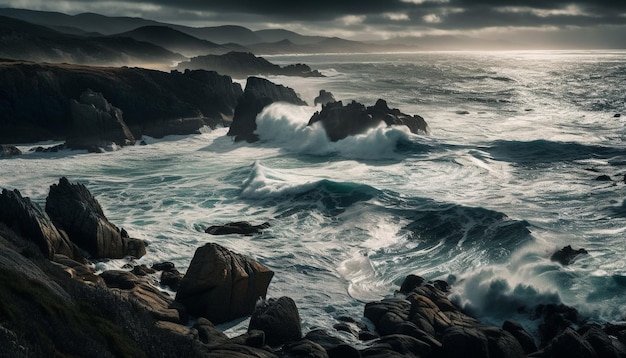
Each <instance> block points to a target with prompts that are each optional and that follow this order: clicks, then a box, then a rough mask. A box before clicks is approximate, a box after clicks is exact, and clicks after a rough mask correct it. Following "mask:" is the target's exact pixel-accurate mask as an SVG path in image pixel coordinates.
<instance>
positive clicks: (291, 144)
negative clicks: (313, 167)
mask: <svg viewBox="0 0 626 358" xmlns="http://www.w3.org/2000/svg"><path fill="white" fill-rule="evenodd" d="M316 110H318V108H314V107H306V106H294V105H290V104H285V103H274V104H272V105H270V106H268V107H266V108H265V109H263V111H262V112H261V113H259V115H258V116H257V121H256V122H257V130H256V133H257V134H258V135H259V137H260V138H261V140H262V141H267V142H268V143H269V144H270V145H276V146H279V147H281V148H283V149H286V150H288V151H291V152H296V153H301V154H312V155H328V154H334V153H337V154H339V155H341V156H342V157H348V158H355V159H369V160H373V159H383V158H390V157H397V155H396V153H395V150H396V147H397V145H398V143H400V142H402V141H404V142H409V141H410V140H411V139H410V137H411V133H410V131H409V129H408V128H406V127H405V126H394V127H389V128H388V127H386V126H384V125H381V126H379V127H377V128H372V129H371V130H369V131H368V132H366V133H364V134H359V135H354V136H349V137H347V138H345V139H342V140H339V141H337V142H331V141H330V140H329V139H328V136H327V135H326V132H325V130H324V128H323V127H322V125H321V124H320V123H314V124H313V125H311V126H308V122H309V119H310V118H311V116H312V114H313V113H314V112H315V111H316Z"/></svg>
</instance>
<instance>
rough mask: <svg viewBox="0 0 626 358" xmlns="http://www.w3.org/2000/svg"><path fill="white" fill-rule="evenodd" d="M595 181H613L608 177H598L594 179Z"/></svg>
mask: <svg viewBox="0 0 626 358" xmlns="http://www.w3.org/2000/svg"><path fill="white" fill-rule="evenodd" d="M596 181H613V179H611V177H610V176H608V175H600V176H598V177H596Z"/></svg>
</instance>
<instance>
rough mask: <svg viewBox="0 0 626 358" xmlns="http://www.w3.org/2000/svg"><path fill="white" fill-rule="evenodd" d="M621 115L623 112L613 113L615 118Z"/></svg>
mask: <svg viewBox="0 0 626 358" xmlns="http://www.w3.org/2000/svg"><path fill="white" fill-rule="evenodd" d="M621 116H622V114H621V113H615V114H614V115H613V118H620V117H621Z"/></svg>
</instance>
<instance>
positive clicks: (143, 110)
mask: <svg viewBox="0 0 626 358" xmlns="http://www.w3.org/2000/svg"><path fill="white" fill-rule="evenodd" d="M87 89H91V90H93V91H94V92H97V93H101V94H102V96H103V97H104V98H106V100H107V101H108V102H110V103H112V104H114V106H115V107H117V108H119V109H120V110H122V111H123V113H124V121H125V122H126V124H127V125H128V128H129V129H130V130H131V132H132V134H133V136H134V137H135V138H139V137H141V136H142V135H149V136H154V137H162V136H164V135H168V134H190V133H194V132H197V130H198V128H199V127H200V126H204V125H211V124H213V125H214V124H215V123H221V122H222V121H223V119H224V118H229V117H231V116H232V115H233V111H234V109H235V106H236V105H237V101H238V99H239V97H240V96H241V95H242V93H243V91H242V90H241V86H240V85H239V84H238V83H233V81H232V78H230V77H228V76H222V75H219V74H217V73H216V72H211V71H202V70H199V71H185V72H184V73H181V72H178V71H173V72H171V73H166V72H161V71H153V70H147V69H140V68H127V67H122V68H109V67H88V66H78V65H67V64H35V63H30V62H22V61H6V60H0V143H26V142H29V143H32V142H36V141H42V140H50V139H64V138H65V137H66V136H67V135H68V133H69V131H70V129H71V128H72V127H73V126H74V123H73V121H72V110H71V108H72V106H71V102H72V100H75V99H78V98H80V96H81V94H82V93H83V92H85V91H86V90H87Z"/></svg>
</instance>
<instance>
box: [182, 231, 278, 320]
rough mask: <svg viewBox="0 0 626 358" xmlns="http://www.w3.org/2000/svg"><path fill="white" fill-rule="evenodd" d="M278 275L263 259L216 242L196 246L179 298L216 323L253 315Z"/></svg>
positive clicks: (193, 312)
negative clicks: (263, 262)
mask: <svg viewBox="0 0 626 358" xmlns="http://www.w3.org/2000/svg"><path fill="white" fill-rule="evenodd" d="M273 276H274V272H272V271H271V270H270V269H268V268H267V267H265V266H263V265H262V264H260V263H259V262H257V261H255V260H253V259H251V258H249V257H245V256H243V255H240V254H237V253H234V252H232V251H230V250H228V249H227V248H225V247H222V246H220V245H218V244H215V243H209V244H206V245H204V246H202V247H200V248H198V249H197V250H196V253H195V254H194V256H193V259H192V260H191V263H190V264H189V268H188V269H187V272H186V273H185V276H184V277H183V279H182V280H181V282H180V285H179V287H178V292H177V293H176V301H178V302H180V303H182V304H183V305H184V306H185V307H186V308H187V310H188V312H189V313H190V314H192V315H195V316H201V317H205V318H207V319H209V320H210V321H211V322H213V323H215V324H219V323H223V322H227V321H231V320H233V319H236V318H239V317H244V316H247V315H250V314H251V313H252V312H253V311H254V307H255V304H256V302H257V300H258V299H259V298H264V297H265V295H266V294H267V288H268V286H269V284H270V281H271V280H272V277H273Z"/></svg>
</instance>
